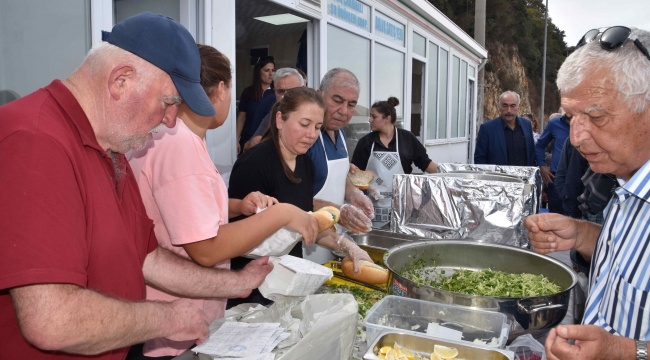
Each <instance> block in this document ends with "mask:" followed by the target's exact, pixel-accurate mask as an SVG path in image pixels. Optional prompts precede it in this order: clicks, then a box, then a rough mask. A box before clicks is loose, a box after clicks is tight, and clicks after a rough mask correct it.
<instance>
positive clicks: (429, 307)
mask: <svg viewBox="0 0 650 360" xmlns="http://www.w3.org/2000/svg"><path fill="white" fill-rule="evenodd" d="M363 323H364V325H365V326H366V339H367V341H368V344H371V343H372V342H373V341H374V340H375V339H376V338H377V336H378V335H379V334H380V333H381V332H382V331H385V330H393V331H394V330H398V331H399V332H400V333H407V334H408V333H411V334H417V335H420V336H426V337H431V338H436V339H445V340H452V341H461V342H469V343H474V344H475V345H481V346H485V347H490V348H497V349H504V348H505V346H506V341H508V334H509V332H510V325H509V324H508V320H507V317H506V315H505V314H503V313H499V312H493V311H486V310H479V309H473V308H470V307H465V306H458V305H448V304H439V303H434V302H430V301H425V300H418V299H411V298H406V297H401V296H393V295H389V296H386V297H384V298H383V299H382V300H381V301H379V302H377V303H376V304H375V305H374V306H373V307H372V308H371V309H370V310H368V312H367V313H366V318H365V319H364V321H363ZM427 330H428V331H427ZM427 332H428V333H427ZM476 339H478V340H479V341H480V342H477V341H475V340H476Z"/></svg>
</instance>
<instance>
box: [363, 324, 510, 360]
mask: <svg viewBox="0 0 650 360" xmlns="http://www.w3.org/2000/svg"><path fill="white" fill-rule="evenodd" d="M395 343H398V344H399V345H400V346H401V347H403V348H407V349H409V350H411V351H415V352H416V353H418V354H419V355H420V356H423V357H424V358H425V359H429V358H430V356H431V353H432V352H433V348H434V346H435V345H442V346H448V347H455V348H456V349H458V357H457V358H459V359H460V358H463V359H477V360H479V359H480V360H513V359H514V357H515V355H514V353H513V352H512V351H509V350H502V349H491V348H486V347H482V346H479V345H476V344H472V343H466V342H455V341H448V340H441V339H434V338H428V337H424V336H421V335H414V334H408V333H404V332H401V331H390V330H388V331H383V332H381V333H380V334H378V336H377V338H376V339H375V340H374V341H373V342H372V343H371V344H370V346H369V347H368V351H367V352H366V354H365V355H364V356H363V359H364V360H378V359H381V358H380V357H379V356H377V351H378V349H380V348H382V347H384V346H393V345H395Z"/></svg>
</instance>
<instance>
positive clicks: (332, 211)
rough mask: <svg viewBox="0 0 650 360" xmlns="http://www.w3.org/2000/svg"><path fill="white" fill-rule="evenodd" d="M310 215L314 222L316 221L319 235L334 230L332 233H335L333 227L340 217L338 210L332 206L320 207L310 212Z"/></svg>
mask: <svg viewBox="0 0 650 360" xmlns="http://www.w3.org/2000/svg"><path fill="white" fill-rule="evenodd" d="M311 215H312V216H314V217H315V218H316V221H318V233H319V234H320V233H322V232H323V231H326V230H332V229H334V231H336V227H335V226H334V225H336V223H338V222H339V218H340V217H341V213H340V212H339V209H337V208H335V207H334V206H325V207H322V208H320V209H318V210H317V211H314V212H312V213H311Z"/></svg>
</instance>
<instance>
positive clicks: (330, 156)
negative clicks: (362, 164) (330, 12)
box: [305, 68, 375, 263]
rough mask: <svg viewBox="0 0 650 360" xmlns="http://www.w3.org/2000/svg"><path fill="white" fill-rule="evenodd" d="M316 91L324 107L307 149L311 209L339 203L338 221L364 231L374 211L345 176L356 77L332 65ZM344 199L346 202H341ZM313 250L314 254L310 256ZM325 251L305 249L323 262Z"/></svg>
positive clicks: (350, 228)
mask: <svg viewBox="0 0 650 360" xmlns="http://www.w3.org/2000/svg"><path fill="white" fill-rule="evenodd" d="M318 91H319V92H320V93H321V95H323V99H324V100H325V105H326V106H327V111H326V113H325V121H324V122H323V127H322V128H321V133H320V136H319V138H318V139H317V140H316V142H315V143H314V145H312V147H311V148H309V151H307V154H308V155H309V157H310V158H311V159H312V160H313V161H314V168H315V178H314V210H317V209H320V208H322V207H323V206H327V205H335V206H337V207H341V219H340V220H339V224H340V225H342V226H344V227H346V228H347V229H348V230H350V231H352V232H355V233H361V232H367V231H369V230H370V228H371V226H372V221H371V219H372V218H374V213H375V211H374V208H373V205H372V202H371V201H370V199H369V198H368V197H367V196H365V195H364V194H363V192H362V191H361V190H359V189H357V188H356V187H355V186H354V184H352V181H351V180H350V179H349V178H348V177H347V174H348V172H349V170H350V161H349V160H348V149H347V145H346V144H345V134H344V132H343V127H345V126H346V125H347V124H348V123H350V120H351V119H352V116H353V115H354V108H355V107H356V106H357V101H358V100H359V80H358V79H357V77H356V76H355V75H354V74H353V73H352V72H350V71H349V70H346V69H342V68H335V69H332V70H330V71H328V72H327V73H326V74H325V76H323V80H322V81H321V84H320V88H319V89H318ZM353 168H356V166H355V167H353ZM346 200H347V201H348V203H349V204H344V202H345V201H346ZM312 251H315V252H316V255H313V256H312V255H311V253H312ZM324 251H325V250H323V249H318V248H317V247H315V246H314V247H313V248H308V249H307V250H306V252H305V255H306V256H305V257H306V258H308V259H311V260H313V261H316V262H320V263H324V262H325V261H327V259H328V258H329V257H330V256H331V255H329V253H328V254H324ZM318 252H320V254H318Z"/></svg>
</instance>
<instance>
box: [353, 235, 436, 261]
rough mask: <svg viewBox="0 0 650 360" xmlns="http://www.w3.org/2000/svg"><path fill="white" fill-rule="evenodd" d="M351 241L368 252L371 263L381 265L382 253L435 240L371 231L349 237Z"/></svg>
mask: <svg viewBox="0 0 650 360" xmlns="http://www.w3.org/2000/svg"><path fill="white" fill-rule="evenodd" d="M351 237H352V240H354V242H356V243H357V245H359V247H360V248H362V249H364V250H365V251H367V252H368V255H370V257H371V258H372V260H373V261H376V262H380V263H383V262H384V253H385V252H386V251H387V250H388V249H390V248H392V247H394V246H397V245H402V244H405V243H408V242H414V241H435V240H436V239H429V238H423V237H420V236H414V235H405V234H398V233H394V232H390V231H383V230H372V231H370V232H368V233H365V234H359V235H354V234H352V235H351Z"/></svg>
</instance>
